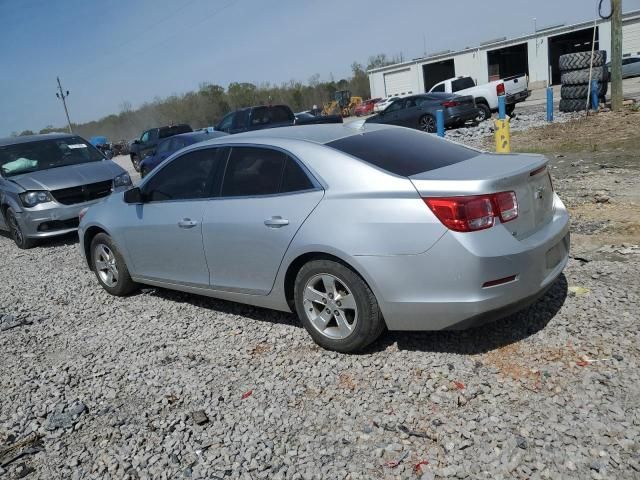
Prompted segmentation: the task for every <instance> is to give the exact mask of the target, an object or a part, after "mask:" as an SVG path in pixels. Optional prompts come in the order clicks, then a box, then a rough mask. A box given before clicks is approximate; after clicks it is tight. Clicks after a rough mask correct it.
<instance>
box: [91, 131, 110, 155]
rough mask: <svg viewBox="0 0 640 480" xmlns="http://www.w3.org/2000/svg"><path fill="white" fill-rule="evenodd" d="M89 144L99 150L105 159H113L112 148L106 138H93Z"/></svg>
mask: <svg viewBox="0 0 640 480" xmlns="http://www.w3.org/2000/svg"><path fill="white" fill-rule="evenodd" d="M89 143H90V144H91V145H93V146H94V147H96V148H97V149H98V150H100V151H101V152H102V153H103V154H104V156H105V157H107V158H109V159H111V157H113V148H112V146H111V142H110V141H109V139H108V138H107V137H103V136H95V137H91V138H90V139H89Z"/></svg>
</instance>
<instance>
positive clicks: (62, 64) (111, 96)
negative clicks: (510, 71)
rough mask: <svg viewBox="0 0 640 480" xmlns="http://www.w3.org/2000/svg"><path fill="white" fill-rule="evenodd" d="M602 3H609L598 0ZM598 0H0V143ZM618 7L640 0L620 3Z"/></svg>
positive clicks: (578, 10)
mask: <svg viewBox="0 0 640 480" xmlns="http://www.w3.org/2000/svg"><path fill="white" fill-rule="evenodd" d="M605 3H607V4H608V2H605ZM596 4H597V1H596V0H562V1H558V0H555V1H550V0H538V1H535V0H509V1H508V2H504V3H500V2H497V3H496V2H490V1H479V0H455V1H449V2H442V1H431V0H406V1H404V0H102V1H100V2H98V1H95V0H57V1H51V0H0V59H1V61H2V63H1V67H0V92H2V99H1V100H0V136H5V135H8V134H10V133H11V132H13V131H17V132H20V131H22V130H24V129H32V130H39V129H41V128H43V127H45V126H46V125H50V124H51V125H55V126H62V125H64V124H65V117H64V111H63V109H62V105H61V102H60V101H59V100H57V99H56V97H55V91H56V76H57V75H60V77H61V79H62V82H63V86H64V87H65V89H68V90H70V92H71V95H70V96H69V109H70V114H71V119H72V120H73V121H75V122H86V121H89V120H93V119H97V118H100V117H102V116H105V115H108V114H110V113H118V112H119V110H120V105H122V103H123V102H125V101H127V102H130V103H131V104H132V105H133V106H134V107H136V106H138V105H140V104H142V103H144V102H145V101H150V100H153V98H154V97H156V96H160V97H163V96H167V95H171V94H174V93H178V94H179V93H184V92H186V91H189V90H192V89H196V88H197V87H198V85H199V84H200V83H202V82H209V83H217V84H220V85H223V86H225V87H226V86H227V85H228V84H229V82H233V81H248V82H254V83H261V82H271V83H280V82H283V81H288V80H291V79H296V80H301V81H305V82H306V81H307V80H308V79H309V77H310V76H311V75H313V74H314V73H320V74H321V76H322V78H323V79H327V78H329V75H330V74H332V75H333V76H334V78H335V79H336V80H337V79H340V78H342V77H345V76H346V75H348V74H349V71H350V65H351V63H352V62H353V61H354V60H356V61H359V62H362V63H366V60H367V58H368V57H369V56H370V55H374V54H376V53H387V54H389V55H393V54H399V53H402V54H403V56H404V57H405V58H413V57H417V56H420V55H422V54H423V53H424V43H425V42H426V44H427V51H429V52H434V51H438V50H443V49H452V50H453V49H457V48H462V47H465V46H467V45H476V44H478V43H479V42H482V41H484V40H487V39H491V38H496V37H500V36H509V37H512V36H516V35H519V34H523V33H528V32H531V31H532V30H533V18H534V17H536V18H537V24H538V27H544V26H548V25H551V24H558V23H575V22H579V21H583V20H589V19H593V18H594V16H595V7H596ZM623 4H624V11H630V10H635V9H640V0H624V2H623Z"/></svg>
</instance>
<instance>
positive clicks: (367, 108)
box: [353, 98, 382, 117]
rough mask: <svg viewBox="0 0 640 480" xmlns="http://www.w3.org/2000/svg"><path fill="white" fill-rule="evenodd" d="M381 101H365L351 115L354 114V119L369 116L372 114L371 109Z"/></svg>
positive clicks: (371, 99) (377, 99)
mask: <svg viewBox="0 0 640 480" xmlns="http://www.w3.org/2000/svg"><path fill="white" fill-rule="evenodd" d="M381 100H382V99H381V98H370V99H369V100H365V101H364V102H362V103H361V104H360V105H358V106H357V107H356V108H355V110H354V112H353V113H355V115H356V117H361V116H362V115H371V114H372V113H373V107H374V106H375V104H376V103H378V102H380V101H381Z"/></svg>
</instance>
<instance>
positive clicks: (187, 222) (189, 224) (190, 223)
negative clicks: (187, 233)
mask: <svg viewBox="0 0 640 480" xmlns="http://www.w3.org/2000/svg"><path fill="white" fill-rule="evenodd" d="M196 225H198V222H196V221H195V220H191V219H190V218H183V219H182V220H180V221H179V222H178V226H179V227H180V228H193V227H195V226H196Z"/></svg>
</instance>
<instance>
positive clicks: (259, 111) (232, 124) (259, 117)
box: [216, 105, 342, 133]
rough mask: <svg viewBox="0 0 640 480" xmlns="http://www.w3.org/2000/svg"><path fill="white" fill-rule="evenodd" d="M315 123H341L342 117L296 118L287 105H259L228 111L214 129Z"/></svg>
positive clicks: (233, 130)
mask: <svg viewBox="0 0 640 480" xmlns="http://www.w3.org/2000/svg"><path fill="white" fill-rule="evenodd" d="M317 123H342V117H341V116H340V115H326V116H324V115H321V116H315V115H310V116H304V117H300V118H299V119H296V116H295V115H294V113H293V110H291V108H290V107H289V106H287V105H260V106H256V107H247V108H241V109H240V110H236V111H235V112H231V113H228V114H227V115H225V116H224V117H223V118H222V120H220V123H218V125H216V130H219V131H221V132H227V133H242V132H251V131H254V130H263V129H265V128H277V127H289V126H291V125H303V124H304V125H309V124H317Z"/></svg>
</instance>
